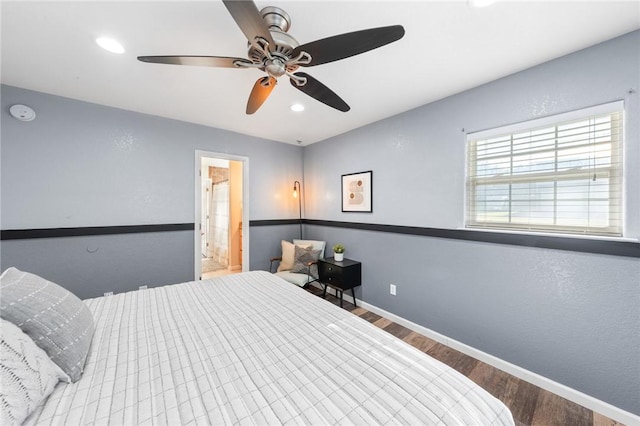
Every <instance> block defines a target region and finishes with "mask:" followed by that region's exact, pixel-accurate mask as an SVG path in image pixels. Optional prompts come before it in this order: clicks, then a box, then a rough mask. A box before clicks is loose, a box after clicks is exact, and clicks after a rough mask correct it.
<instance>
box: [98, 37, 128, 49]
mask: <svg viewBox="0 0 640 426" xmlns="http://www.w3.org/2000/svg"><path fill="white" fill-rule="evenodd" d="M96 43H98V46H100V47H102V48H103V49H104V50H107V51H109V52H111V53H124V47H122V45H121V44H120V43H118V42H117V41H115V40H114V39H112V38H108V37H99V38H97V39H96Z"/></svg>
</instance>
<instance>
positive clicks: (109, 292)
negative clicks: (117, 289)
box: [104, 291, 113, 296]
mask: <svg viewBox="0 0 640 426" xmlns="http://www.w3.org/2000/svg"><path fill="white" fill-rule="evenodd" d="M104 295H105V296H113V292H112V291H108V292H106V293H105V294H104Z"/></svg>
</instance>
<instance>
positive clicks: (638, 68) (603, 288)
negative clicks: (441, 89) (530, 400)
mask: <svg viewBox="0 0 640 426" xmlns="http://www.w3.org/2000/svg"><path fill="white" fill-rule="evenodd" d="M638 46H640V32H638V31H636V32H634V33H630V34H627V35H626V36H623V37H620V38H617V39H614V40H612V41H609V42H606V43H603V44H601V45H597V46H594V47H592V48H589V49H586V50H584V51H580V52H577V53H574V54H571V55H568V56H566V57H563V58H559V59H557V60H555V61H551V62H548V63H545V64H543V65H540V66H538V67H535V68H532V69H529V70H526V71H523V72H520V73H517V74H514V75H511V76H508V77H506V78H503V79H500V80H498V81H495V82H492V83H490V84H487V85H484V86H481V87H478V88H475V89H472V90H469V91H466V92H464V93H460V94H458V95H455V96H452V97H449V98H446V99H443V100H441V101H438V102H435V103H432V104H429V105H425V106H423V107H420V108H417V109H415V110H412V111H408V112H406V113H404V114H401V115H398V116H395V117H392V118H390V119H387V120H383V121H379V122H376V123H373V124H371V125H369V126H366V127H364V128H361V129H357V130H355V131H352V132H349V133H347V134H344V135H341V136H338V137H335V138H332V139H330V140H327V141H323V142H321V143H318V144H314V145H311V146H309V147H307V148H306V149H305V152H304V174H305V186H306V188H307V189H308V191H309V192H312V193H313V194H316V196H315V197H313V199H311V200H307V203H306V216H305V217H306V218H308V219H318V220H332V221H346V222H365V223H378V224H391V225H407V226H417V227H431V228H444V229H456V228H460V227H462V226H463V224H464V210H463V201H464V186H465V133H464V132H463V131H462V129H465V131H467V132H472V131H477V130H483V129H487V128H492V127H497V126H501V125H506V124H511V123H516V122H520V121H524V120H529V119H533V118H536V117H540V116H545V115H550V114H556V113H561V112H566V111H571V110H575V109H580V108H585V107H589V106H593V105H598V104H602V103H606V102H610V101H614V100H620V99H622V100H624V101H625V108H626V124H625V125H626V134H625V168H626V170H625V178H626V191H625V202H626V212H625V213H626V215H625V218H626V223H625V236H627V237H630V238H635V239H637V238H638V237H640V174H639V173H640V167H639V166H638V165H639V164H640V130H639V126H640V109H639V101H638V93H637V92H638V90H640V54H639V49H638ZM470 71H471V70H470ZM629 89H633V90H634V92H633V93H629ZM365 170H373V213H369V214H367V213H341V208H340V198H341V197H340V175H341V174H345V173H353V172H359V171H365ZM306 232H307V234H308V236H309V237H313V238H318V239H323V240H326V241H327V243H328V244H329V246H330V245H332V244H334V243H336V242H342V243H344V244H345V245H346V247H347V252H346V256H347V257H348V258H353V259H357V260H360V261H362V262H363V282H364V284H363V286H362V287H361V288H359V289H358V290H357V292H356V296H357V297H360V298H362V299H363V300H364V301H366V302H368V303H371V304H373V305H376V306H378V307H380V308H382V309H385V310H387V311H390V312H393V313H395V314H397V315H399V316H401V317H404V318H407V319H409V320H411V321H413V322H415V323H417V324H420V325H423V326H425V327H428V328H430V329H433V330H435V331H437V332H439V333H442V334H444V335H446V336H449V337H451V338H453V339H456V340H458V341H461V342H463V343H466V344H468V345H471V346H473V347H475V348H478V349H480V350H482V351H484V352H487V353H490V354H492V355H495V356H497V357H499V358H501V359H504V360H506V361H509V362H511V363H513V364H516V365H519V366H521V367H523V368H525V369H528V370H530V371H533V372H536V373H539V374H541V375H543V376H545V377H548V378H550V379H552V380H555V381H557V382H560V383H562V384H565V385H567V386H569V387H572V388H574V389H577V390H580V391H582V392H584V393H586V394H588V395H591V396H594V397H596V398H598V399H601V400H603V401H607V402H609V403H611V404H613V405H615V406H618V407H620V408H622V409H624V410H627V411H630V412H633V413H635V414H640V398H639V397H638V395H640V333H639V332H638V331H639V330H640V259H638V258H624V257H615V256H608V255H595V254H584V253H576V252H568V251H558V250H547V249H540V248H528V247H518V246H504V245H498V244H490V243H478V242H468V241H457V240H446V239H440V238H429V237H420V236H403V235H397V234H389V233H381V232H373V231H362V230H348V229H342V228H332V227H325V226H317V225H314V226H310V225H308V226H306ZM390 283H394V284H396V285H397V293H398V294H397V296H395V297H394V296H391V295H389V284H390Z"/></svg>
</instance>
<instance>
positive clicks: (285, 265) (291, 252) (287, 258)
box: [278, 240, 311, 272]
mask: <svg viewBox="0 0 640 426" xmlns="http://www.w3.org/2000/svg"><path fill="white" fill-rule="evenodd" d="M281 244H282V260H281V261H280V265H278V272H282V271H288V270H290V269H291V268H293V263H294V262H295V260H296V259H295V251H296V246H300V247H303V248H311V244H304V243H303V244H295V245H294V244H293V243H290V242H289V241H285V240H282V242H281Z"/></svg>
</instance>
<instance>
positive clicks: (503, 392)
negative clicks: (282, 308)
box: [307, 287, 621, 426]
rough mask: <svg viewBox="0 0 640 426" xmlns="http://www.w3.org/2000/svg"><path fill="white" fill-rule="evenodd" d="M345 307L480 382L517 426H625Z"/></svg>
mask: <svg viewBox="0 0 640 426" xmlns="http://www.w3.org/2000/svg"><path fill="white" fill-rule="evenodd" d="M307 290H308V291H309V292H311V293H314V294H316V295H319V296H321V295H322V291H321V290H320V289H318V288H315V287H309V288H308V289H307ZM326 299H327V300H328V301H330V302H332V303H334V304H336V305H339V304H340V301H339V299H338V298H336V297H333V296H330V295H327V298H326ZM344 308H345V309H347V310H349V311H351V313H353V314H354V315H358V316H359V317H361V318H363V319H365V320H367V321H369V322H370V323H372V324H374V325H376V326H378V327H380V328H381V329H383V330H385V331H387V332H389V333H391V334H392V335H394V336H396V337H398V338H399V339H402V340H404V341H405V342H407V343H409V344H410V345H412V346H414V347H416V348H418V349H420V350H421V351H423V352H425V353H427V354H429V355H430V356H432V357H433V358H435V359H437V360H439V361H442V362H443V363H445V364H447V365H449V366H451V367H452V368H454V369H456V370H458V371H459V372H460V373H462V374H464V375H465V376H467V377H468V378H470V379H471V380H473V381H474V382H476V383H477V384H478V385H480V386H481V387H482V388H484V389H485V390H487V391H488V392H489V393H490V394H492V395H493V396H495V397H496V398H498V399H499V400H500V401H502V402H503V403H504V404H505V405H506V406H507V407H509V409H510V410H511V413H512V414H513V418H514V420H515V423H516V425H519V426H520V425H544V426H552V425H558V426H573V425H576V426H577V425H580V426H582V425H585V426H587V425H594V426H609V425H620V424H621V423H618V422H616V421H614V420H611V419H609V418H608V417H605V416H603V415H601V414H598V413H594V412H593V411H591V410H589V409H587V408H585V407H582V406H580V405H578V404H576V403H574V402H571V401H568V400H566V399H564V398H562V397H560V396H558V395H555V394H553V393H551V392H549V391H546V390H544V389H541V388H539V387H537V386H535V385H532V384H531V383H528V382H526V381H524V380H521V379H518V378H517V377H514V376H512V375H510V374H508V373H505V372H504V371H502V370H499V369H497V368H495V367H492V366H491V365H489V364H486V363H484V362H481V361H478V360H477V359H475V358H472V357H470V356H468V355H465V354H463V353H461V352H458V351H456V350H454V349H451V348H449V347H448V346H445V345H442V344H440V343H438V342H436V341H435V340H432V339H429V338H428V337H425V336H423V335H421V334H418V333H416V332H415V331H412V330H410V329H408V328H406V327H404V326H402V325H400V324H397V323H394V322H392V321H390V320H388V319H386V318H383V317H381V316H380V315H377V314H375V313H373V312H370V311H367V310H366V309H363V308H360V307H358V308H356V307H355V306H353V305H352V304H351V303H348V302H344Z"/></svg>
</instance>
